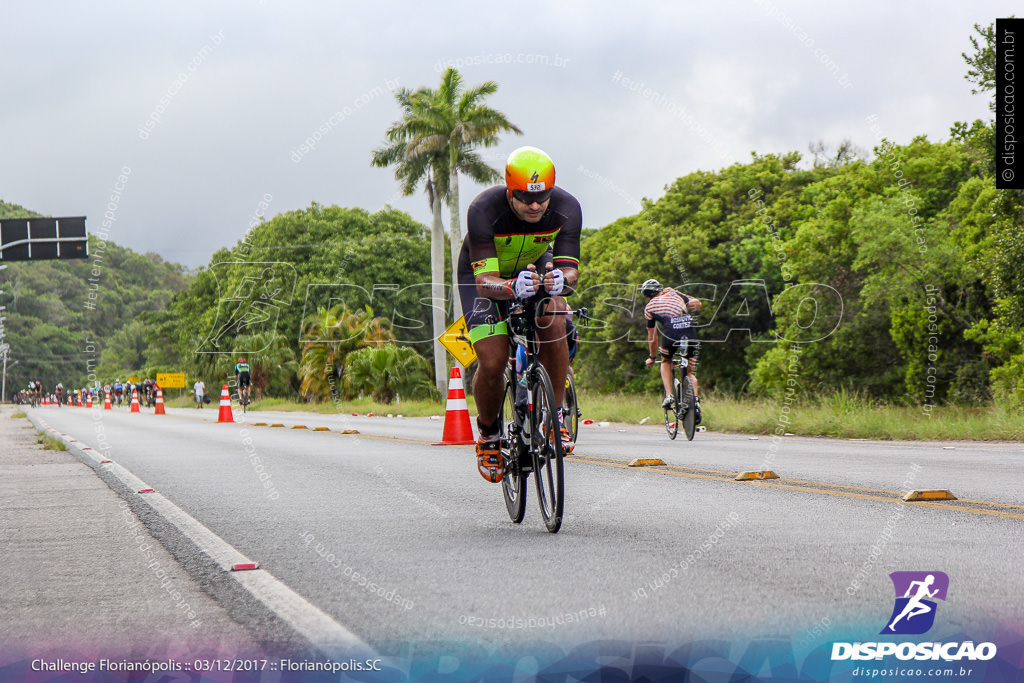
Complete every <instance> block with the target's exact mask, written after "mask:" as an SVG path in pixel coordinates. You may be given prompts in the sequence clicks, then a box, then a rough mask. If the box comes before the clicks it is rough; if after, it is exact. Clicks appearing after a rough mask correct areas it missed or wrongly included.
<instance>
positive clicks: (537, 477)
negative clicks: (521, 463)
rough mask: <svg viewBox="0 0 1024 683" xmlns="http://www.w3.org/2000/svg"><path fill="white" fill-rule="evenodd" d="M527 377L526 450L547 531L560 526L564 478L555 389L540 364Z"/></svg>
mask: <svg viewBox="0 0 1024 683" xmlns="http://www.w3.org/2000/svg"><path fill="white" fill-rule="evenodd" d="M532 370H533V372H532V377H531V378H530V385H531V390H532V391H531V393H532V398H533V405H532V406H531V411H530V416H529V419H530V452H531V453H532V455H533V478H534V482H535V483H536V485H537V503H538V504H539V505H540V514H541V517H543V518H544V526H546V527H547V529H548V531H550V532H551V533H553V534H554V533H557V532H558V530H559V529H560V528H561V527H562V510H563V508H564V505H565V499H564V492H565V481H564V479H563V469H562V430H561V427H560V426H559V424H558V410H557V408H556V405H555V391H554V389H553V388H552V386H551V378H550V377H549V376H548V373H547V371H545V370H544V367H543V366H541V365H540V364H537V365H535V366H534V367H533V369H532Z"/></svg>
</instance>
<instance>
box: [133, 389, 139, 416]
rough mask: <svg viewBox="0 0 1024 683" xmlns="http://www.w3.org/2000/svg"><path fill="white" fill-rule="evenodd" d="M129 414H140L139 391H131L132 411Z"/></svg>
mask: <svg viewBox="0 0 1024 683" xmlns="http://www.w3.org/2000/svg"><path fill="white" fill-rule="evenodd" d="M131 412H133V413H138V412H141V411H139V390H138V389H132V410H131Z"/></svg>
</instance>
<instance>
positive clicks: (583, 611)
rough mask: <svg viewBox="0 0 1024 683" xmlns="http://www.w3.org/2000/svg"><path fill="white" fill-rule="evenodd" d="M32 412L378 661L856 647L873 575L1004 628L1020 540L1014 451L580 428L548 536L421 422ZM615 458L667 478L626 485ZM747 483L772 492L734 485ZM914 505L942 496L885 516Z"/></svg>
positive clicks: (888, 587)
mask: <svg viewBox="0 0 1024 683" xmlns="http://www.w3.org/2000/svg"><path fill="white" fill-rule="evenodd" d="M33 412H34V414H35V415H37V416H39V417H41V418H43V419H44V420H45V421H46V422H47V423H48V424H49V425H50V426H52V427H54V428H55V429H57V430H58V431H60V432H63V433H66V434H70V435H73V436H74V437H75V438H77V439H78V440H80V441H81V442H83V443H86V444H88V445H89V446H90V447H92V448H94V449H97V450H100V451H101V452H103V453H104V454H106V455H107V456H108V457H109V458H110V459H112V460H113V461H114V462H115V463H117V464H119V465H121V466H123V467H125V468H127V469H128V470H129V471H130V472H132V473H133V474H135V475H136V476H138V477H139V478H141V479H142V480H143V481H145V482H146V483H148V484H149V485H151V486H153V487H154V488H155V489H156V490H157V491H159V492H160V493H162V494H163V495H164V496H166V497H167V498H168V499H169V500H170V501H172V502H173V503H174V504H175V505H177V506H178V507H180V508H181V509H182V510H184V511H185V512H187V513H188V514H189V515H191V516H192V517H194V518H195V519H196V520H198V521H199V522H201V523H202V524H204V525H205V526H206V527H208V528H209V529H210V530H212V531H213V532H214V533H215V534H217V535H218V536H220V537H221V538H222V539H224V540H225V541H226V542H227V543H229V544H230V545H232V546H234V548H236V549H238V550H239V551H240V552H242V553H243V554H245V555H246V556H248V557H250V558H253V559H255V560H257V561H258V562H259V563H260V566H261V568H262V569H263V570H265V571H266V572H269V573H270V574H272V575H273V576H275V577H277V578H278V579H280V581H282V582H283V583H284V584H286V585H287V586H288V587H290V588H291V589H293V590H294V591H295V592H296V593H298V594H299V595H301V596H303V597H304V598H305V599H306V600H308V601H309V602H310V603H312V604H313V605H315V606H316V607H318V608H319V609H320V610H323V612H325V613H326V614H327V615H329V616H330V617H331V618H332V619H334V620H336V621H337V622H338V623H339V624H342V625H343V626H345V627H346V628H347V629H349V630H350V631H351V632H352V633H354V634H356V635H357V636H358V637H359V638H361V639H362V640H363V641H365V642H366V643H367V644H369V645H370V646H371V647H373V648H375V649H376V650H377V651H378V652H380V653H382V654H386V655H387V654H396V653H399V652H400V651H402V649H403V648H406V647H408V645H409V643H413V642H418V643H422V642H455V643H472V644H474V645H476V646H481V647H484V648H506V649H507V648H519V647H521V648H523V650H524V651H527V650H529V651H531V652H536V651H537V648H545V647H546V648H559V649H561V650H563V651H569V650H570V649H571V648H573V647H574V646H577V645H579V644H581V643H588V642H592V641H596V640H601V639H617V640H626V641H630V642H642V641H656V642H668V643H686V642H691V641H694V640H697V639H708V638H728V639H736V638H764V637H786V638H789V639H791V640H792V641H793V642H794V643H796V642H797V641H801V639H803V640H804V641H806V642H807V643H809V644H813V643H818V642H820V641H822V640H828V639H832V640H835V639H840V638H853V637H856V638H860V639H865V638H873V637H875V636H876V635H877V634H878V632H879V630H880V629H881V628H882V627H883V626H885V621H886V619H887V618H888V617H889V614H890V612H891V610H892V606H893V597H894V596H893V585H892V583H891V582H890V580H889V578H888V574H889V573H890V572H893V571H925V570H937V571H943V572H946V573H947V574H948V576H949V577H950V595H949V598H948V599H947V602H946V604H944V605H943V606H942V607H943V609H942V618H941V620H939V621H937V623H936V626H935V628H934V631H933V633H932V635H933V636H934V637H936V638H941V637H943V634H947V635H953V634H957V633H968V632H971V633H978V632H991V631H992V630H993V629H999V628H1001V625H1005V624H1007V623H1009V622H1011V621H1013V620H1017V619H1018V618H1019V615H1020V614H1022V613H1024V593H1022V592H1021V591H1019V590H1017V589H1016V588H1014V587H1013V586H1012V585H1011V584H1015V583H1019V581H1017V580H1015V579H1011V577H1014V576H1019V573H1020V570H1019V560H1020V547H1021V541H1022V531H1024V488H1022V487H1021V486H1020V485H1019V473H1020V471H1021V464H1022V462H1024V447H1022V446H1021V445H1020V444H993V443H973V444H972V443H965V442H963V443H952V442H951V443H893V442H867V441H849V440H847V441H842V440H832V439H810V438H800V437H778V438H777V439H775V440H774V441H773V440H772V439H771V438H770V437H760V438H758V439H752V438H750V437H746V436H737V435H723V434H716V433H714V432H704V433H701V434H698V435H697V438H696V439H695V440H694V441H693V442H686V441H685V440H684V439H682V437H680V439H678V440H677V441H674V442H670V441H668V439H667V437H666V436H665V434H664V432H663V430H662V429H661V428H660V427H659V426H656V425H655V426H644V427H639V426H630V427H626V426H623V425H610V426H607V427H599V426H597V425H588V426H586V427H584V430H583V433H582V435H581V437H580V440H579V445H578V447H577V451H576V453H575V454H574V455H573V456H572V457H570V458H568V459H567V463H566V499H567V502H566V516H565V521H564V523H563V526H562V530H561V532H560V533H558V534H557V535H552V534H548V533H547V532H546V531H545V530H544V526H543V523H542V521H541V519H540V515H539V513H538V511H537V507H536V501H535V497H534V491H533V490H532V487H531V489H530V491H529V498H528V502H527V513H526V519H525V520H524V522H523V524H521V525H514V524H512V523H511V522H510V521H509V519H508V517H507V514H506V512H505V508H504V504H503V502H502V498H501V491H500V487H499V486H496V485H491V484H488V483H486V482H484V481H483V480H482V479H481V478H480V476H479V475H478V474H477V473H476V468H475V462H474V458H473V451H472V447H452V446H432V445H430V443H431V442H432V441H436V440H438V439H439V437H440V434H441V428H442V423H441V422H440V421H433V420H429V419H425V418H415V419H413V418H403V419H399V418H387V417H383V416H375V417H372V418H368V417H365V416H361V417H354V416H351V415H334V416H311V415H296V414H294V413H271V412H263V411H261V412H259V413H251V414H250V415H249V416H246V417H247V419H248V423H241V422H236V423H234V424H215V423H213V422H212V421H213V420H215V418H216V410H209V409H206V410H204V411H196V410H187V409H183V410H170V411H169V413H171V414H169V415H167V416H164V417H161V416H154V415H150V414H147V413H148V411H147V412H146V413H143V414H141V415H133V414H128V413H126V412H124V411H118V410H114V411H101V410H99V409H96V410H93V411H87V410H84V409H66V408H61V409H37V410H36V411H33ZM236 418H241V416H238V415H236ZM257 421H258V422H266V423H268V425H269V424H282V425H284V426H283V427H270V426H263V425H260V426H257V425H255V424H253V423H254V422H257ZM296 425H303V426H304V427H305V428H303V429H295V428H291V427H293V426H296ZM316 427H320V428H327V429H329V430H331V431H319V432H317V431H313V429H314V428H316ZM344 429H356V430H358V431H359V434H351V435H342V434H340V433H339V432H340V431H341V430H344ZM634 458H661V459H663V460H664V461H665V462H666V464H667V465H666V466H665V467H647V468H630V467H627V466H626V464H627V463H628V462H629V461H630V460H632V459H634ZM748 470H773V471H775V472H777V473H778V474H779V476H780V477H781V478H780V479H778V480H771V481H753V482H737V481H734V479H733V478H734V476H735V474H736V473H738V472H742V471H748ZM933 488H935V489H950V490H951V491H952V492H953V493H954V494H955V495H956V496H957V497H958V498H960V499H961V500H957V501H940V502H918V503H907V502H902V501H901V500H900V497H901V496H902V494H904V493H906V491H907V490H908V489H933ZM171 551H172V553H174V552H175V549H174V548H171ZM180 552H182V553H187V552H188V551H187V550H181V551H180ZM187 559H188V558H181V557H179V560H180V561H182V562H183V563H185V564H187ZM197 580H200V581H202V580H204V579H203V578H202V576H199V577H198V579H197ZM253 614H255V612H253ZM235 615H236V618H237V619H239V621H240V622H242V623H243V624H245V621H246V619H247V618H250V617H249V616H247V614H246V612H245V611H244V610H241V611H237V610H236V612H235ZM252 618H257V617H252ZM281 637H282V639H287V638H292V637H293V635H291V634H287V635H286V634H281ZM930 637H931V636H930Z"/></svg>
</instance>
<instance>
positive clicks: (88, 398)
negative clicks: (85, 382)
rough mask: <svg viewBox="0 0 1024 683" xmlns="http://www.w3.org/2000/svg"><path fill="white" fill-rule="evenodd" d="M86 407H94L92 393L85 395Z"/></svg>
mask: <svg viewBox="0 0 1024 683" xmlns="http://www.w3.org/2000/svg"><path fill="white" fill-rule="evenodd" d="M85 407H86V408H92V394H86V395H85Z"/></svg>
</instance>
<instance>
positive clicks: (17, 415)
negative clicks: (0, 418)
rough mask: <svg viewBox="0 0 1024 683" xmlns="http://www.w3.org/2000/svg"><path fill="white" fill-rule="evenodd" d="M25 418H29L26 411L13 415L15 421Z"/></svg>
mask: <svg viewBox="0 0 1024 683" xmlns="http://www.w3.org/2000/svg"><path fill="white" fill-rule="evenodd" d="M23 417H28V415H26V414H25V411H24V410H19V411H18V412H16V413H13V414H11V419H13V420H18V419H21V418H23Z"/></svg>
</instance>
